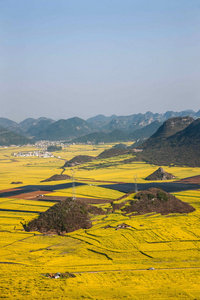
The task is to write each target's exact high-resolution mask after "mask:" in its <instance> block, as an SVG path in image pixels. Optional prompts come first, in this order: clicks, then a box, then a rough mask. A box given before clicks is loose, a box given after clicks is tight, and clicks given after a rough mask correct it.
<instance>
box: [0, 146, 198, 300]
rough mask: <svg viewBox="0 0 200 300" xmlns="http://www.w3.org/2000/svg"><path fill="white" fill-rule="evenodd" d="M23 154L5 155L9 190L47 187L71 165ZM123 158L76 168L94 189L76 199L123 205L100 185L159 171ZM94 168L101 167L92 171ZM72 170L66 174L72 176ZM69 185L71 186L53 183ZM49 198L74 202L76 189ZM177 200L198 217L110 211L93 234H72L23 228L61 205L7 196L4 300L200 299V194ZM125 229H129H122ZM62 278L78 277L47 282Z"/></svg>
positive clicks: (2, 239)
mask: <svg viewBox="0 0 200 300" xmlns="http://www.w3.org/2000/svg"><path fill="white" fill-rule="evenodd" d="M110 146H111V145H99V146H92V145H90V146H89V145H88V146H86V147H85V146H84V145H80V146H77V145H72V146H70V147H68V148H66V149H64V150H63V151H62V152H60V153H59V154H58V155H59V156H60V157H61V158H63V159H64V160H65V159H66V160H68V159H70V158H72V157H73V156H75V155H80V154H85V152H87V155H94V156H96V155H98V154H99V153H100V152H101V151H103V150H104V149H107V148H109V147H110ZM20 150H21V149H20ZM17 151H19V148H1V149H0V173H1V176H0V186H1V190H4V189H10V188H17V187H18V186H19V185H17V184H11V182H13V181H14V182H16V181H21V182H23V184H20V186H23V185H30V184H37V185H38V184H42V183H41V180H44V179H46V178H49V177H51V176H52V175H54V174H60V173H61V169H60V167H62V166H63V164H64V160H61V159H58V158H45V159H42V158H36V157H32V158H30V157H16V158H14V157H13V156H12V153H13V152H17ZM123 159H125V158H124V157H120V158H113V159H104V160H103V159H102V160H101V161H99V162H98V163H99V164H100V163H105V162H107V163H109V162H110V166H107V167H104V168H101V167H100V165H99V166H97V161H96V162H92V163H88V164H85V165H84V166H76V167H75V168H74V170H75V177H76V178H75V179H76V181H81V180H82V182H84V183H86V185H84V186H79V187H76V196H77V197H83V198H84V197H86V198H95V199H108V200H115V199H118V198H120V197H122V196H123V195H125V194H124V193H121V192H118V191H112V190H109V189H105V188H103V187H100V186H98V185H101V184H102V183H101V182H100V181H117V182H133V183H134V177H135V176H137V180H138V182H141V183H142V182H145V180H144V178H145V177H146V176H147V175H149V174H151V173H152V172H153V171H155V170H156V169H157V168H158V166H154V165H148V164H145V163H142V162H132V163H129V164H122V163H120V161H122V160H123ZM114 162H115V164H113V163H114ZM92 164H96V167H95V168H91V165H92ZM82 167H84V168H82ZM87 167H89V168H87ZM164 168H165V170H166V171H167V172H170V173H172V174H174V175H175V176H176V178H177V179H181V178H184V177H189V176H194V175H198V174H200V168H181V167H171V168H167V167H164ZM70 171H71V169H70V168H66V171H65V174H68V173H70ZM83 180H88V181H83ZM95 180H97V181H95ZM63 182H71V181H70V180H66V181H58V182H49V183H48V184H57V183H63ZM49 195H51V196H53V195H60V196H71V195H72V189H65V190H59V191H56V192H55V193H51V194H49ZM174 195H176V196H177V197H178V198H179V199H181V200H183V201H185V202H188V203H190V204H191V205H193V206H194V207H195V208H196V211H195V212H193V213H190V214H188V215H187V214H171V215H165V216H162V215H159V214H148V215H140V216H133V217H131V218H130V217H129V216H124V215H122V214H121V213H120V212H115V213H108V214H105V215H101V216H94V218H93V220H92V221H93V227H92V228H90V229H87V230H83V229H81V230H78V231H75V232H72V233H69V234H66V235H64V236H61V235H44V234H41V233H39V232H25V231H24V230H23V225H22V224H24V222H27V221H29V220H31V219H33V218H35V217H37V216H38V213H39V212H42V211H45V210H46V209H48V208H49V207H50V206H52V205H54V202H47V201H45V200H44V201H37V199H35V200H25V199H15V198H0V267H1V270H0V299H29V300H32V299H33V300H34V299H70V300H71V299H72V300H76V299H77V300H78V299H86V300H88V299H92V300H97V299H98V300H104V299H108V300H113V299H119V300H120V299H131V300H132V299H139V300H143V299H166V300H167V299H193V300H194V299H200V287H199V281H200V255H199V253H200V190H195V191H185V192H178V193H174ZM131 197H133V196H129V198H131ZM109 206H110V204H104V205H103V207H104V208H106V207H107V208H109ZM122 223H126V224H127V225H129V227H128V228H125V229H119V228H118V225H120V224H122ZM149 268H150V270H149ZM151 268H152V269H151ZM56 272H61V273H64V272H72V273H73V274H74V275H75V277H72V278H67V279H51V278H47V277H46V276H45V274H47V273H56Z"/></svg>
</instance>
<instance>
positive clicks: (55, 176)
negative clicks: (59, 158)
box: [40, 174, 71, 182]
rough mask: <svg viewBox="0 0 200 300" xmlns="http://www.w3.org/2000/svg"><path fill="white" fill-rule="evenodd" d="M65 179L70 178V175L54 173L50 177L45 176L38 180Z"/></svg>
mask: <svg viewBox="0 0 200 300" xmlns="http://www.w3.org/2000/svg"><path fill="white" fill-rule="evenodd" d="M66 179H71V176H69V175H67V174H55V175H53V176H51V177H50V178H47V179H45V180H42V181H40V182H49V181H59V180H66Z"/></svg>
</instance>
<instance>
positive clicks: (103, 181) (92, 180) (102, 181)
mask: <svg viewBox="0 0 200 300" xmlns="http://www.w3.org/2000/svg"><path fill="white" fill-rule="evenodd" d="M79 181H89V182H100V183H117V184H126V183H127V182H122V181H105V180H95V179H79Z"/></svg>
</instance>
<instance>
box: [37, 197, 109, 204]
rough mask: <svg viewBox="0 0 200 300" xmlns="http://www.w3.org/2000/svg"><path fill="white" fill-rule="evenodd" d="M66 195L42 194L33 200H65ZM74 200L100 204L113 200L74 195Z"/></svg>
mask: <svg viewBox="0 0 200 300" xmlns="http://www.w3.org/2000/svg"><path fill="white" fill-rule="evenodd" d="M66 199H67V197H63V196H44V197H37V198H36V199H34V200H44V201H45V200H47V201H48V200H49V201H55V202H57V201H60V202H62V201H65V200H66ZM76 200H78V201H81V202H84V203H87V204H102V203H111V202H112V201H113V200H107V199H93V198H80V197H76Z"/></svg>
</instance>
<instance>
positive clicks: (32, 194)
mask: <svg viewBox="0 0 200 300" xmlns="http://www.w3.org/2000/svg"><path fill="white" fill-rule="evenodd" d="M50 193H51V192H50V191H35V192H30V193H23V194H20V195H16V196H12V197H11V196H9V197H7V198H14V199H26V200H35V198H36V197H38V196H39V195H43V194H50ZM40 198H41V199H43V198H44V197H42V196H41V197H40Z"/></svg>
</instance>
